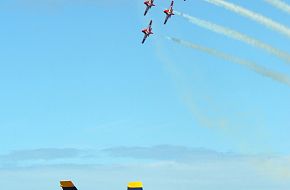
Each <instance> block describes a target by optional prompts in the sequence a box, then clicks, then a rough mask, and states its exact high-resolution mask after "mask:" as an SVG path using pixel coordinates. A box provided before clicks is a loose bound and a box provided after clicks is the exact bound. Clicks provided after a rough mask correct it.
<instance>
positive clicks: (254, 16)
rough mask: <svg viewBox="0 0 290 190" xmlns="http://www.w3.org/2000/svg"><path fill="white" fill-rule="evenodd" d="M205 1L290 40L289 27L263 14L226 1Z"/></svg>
mask: <svg viewBox="0 0 290 190" xmlns="http://www.w3.org/2000/svg"><path fill="white" fill-rule="evenodd" d="M204 1H206V2H209V3H212V4H214V5H217V6H220V7H223V8H225V9H228V10H230V11H233V12H235V13H237V14H240V15H242V16H245V17H248V18H250V19H251V20H253V21H256V22H258V23H260V24H262V25H264V26H266V27H268V28H270V29H272V30H275V31H277V32H279V33H281V34H284V35H285V36H287V37H288V38H290V29H289V28H288V27H287V26H285V25H283V24H281V23H279V22H277V21H274V20H272V19H270V18H267V17H265V16H263V15H261V14H258V13H256V12H253V11H251V10H248V9H246V8H243V7H241V6H238V5H235V4H233V3H230V2H227V1H224V0H204Z"/></svg>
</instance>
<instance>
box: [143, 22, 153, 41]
mask: <svg viewBox="0 0 290 190" xmlns="http://www.w3.org/2000/svg"><path fill="white" fill-rule="evenodd" d="M151 26H152V20H150V23H149V26H148V27H147V28H145V29H143V30H142V32H143V33H144V38H143V40H142V44H144V42H145V40H146V38H147V37H149V36H150V34H153V32H152V27H151Z"/></svg>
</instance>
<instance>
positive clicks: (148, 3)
mask: <svg viewBox="0 0 290 190" xmlns="http://www.w3.org/2000/svg"><path fill="white" fill-rule="evenodd" d="M144 4H145V5H146V9H145V12H144V16H145V15H146V14H147V12H148V11H149V9H151V7H153V6H155V5H154V0H146V1H144Z"/></svg>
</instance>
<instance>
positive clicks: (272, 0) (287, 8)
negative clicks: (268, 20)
mask: <svg viewBox="0 0 290 190" xmlns="http://www.w3.org/2000/svg"><path fill="white" fill-rule="evenodd" d="M265 1H266V2H267V3H269V4H271V5H273V6H274V7H277V8H278V9H280V10H282V11H284V12H286V13H288V14H290V5H288V4H287V3H286V2H284V1H281V0H265Z"/></svg>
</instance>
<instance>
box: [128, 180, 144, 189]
mask: <svg viewBox="0 0 290 190" xmlns="http://www.w3.org/2000/svg"><path fill="white" fill-rule="evenodd" d="M128 187H129V188H140V187H143V184H142V182H141V181H135V182H129V183H128Z"/></svg>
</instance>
